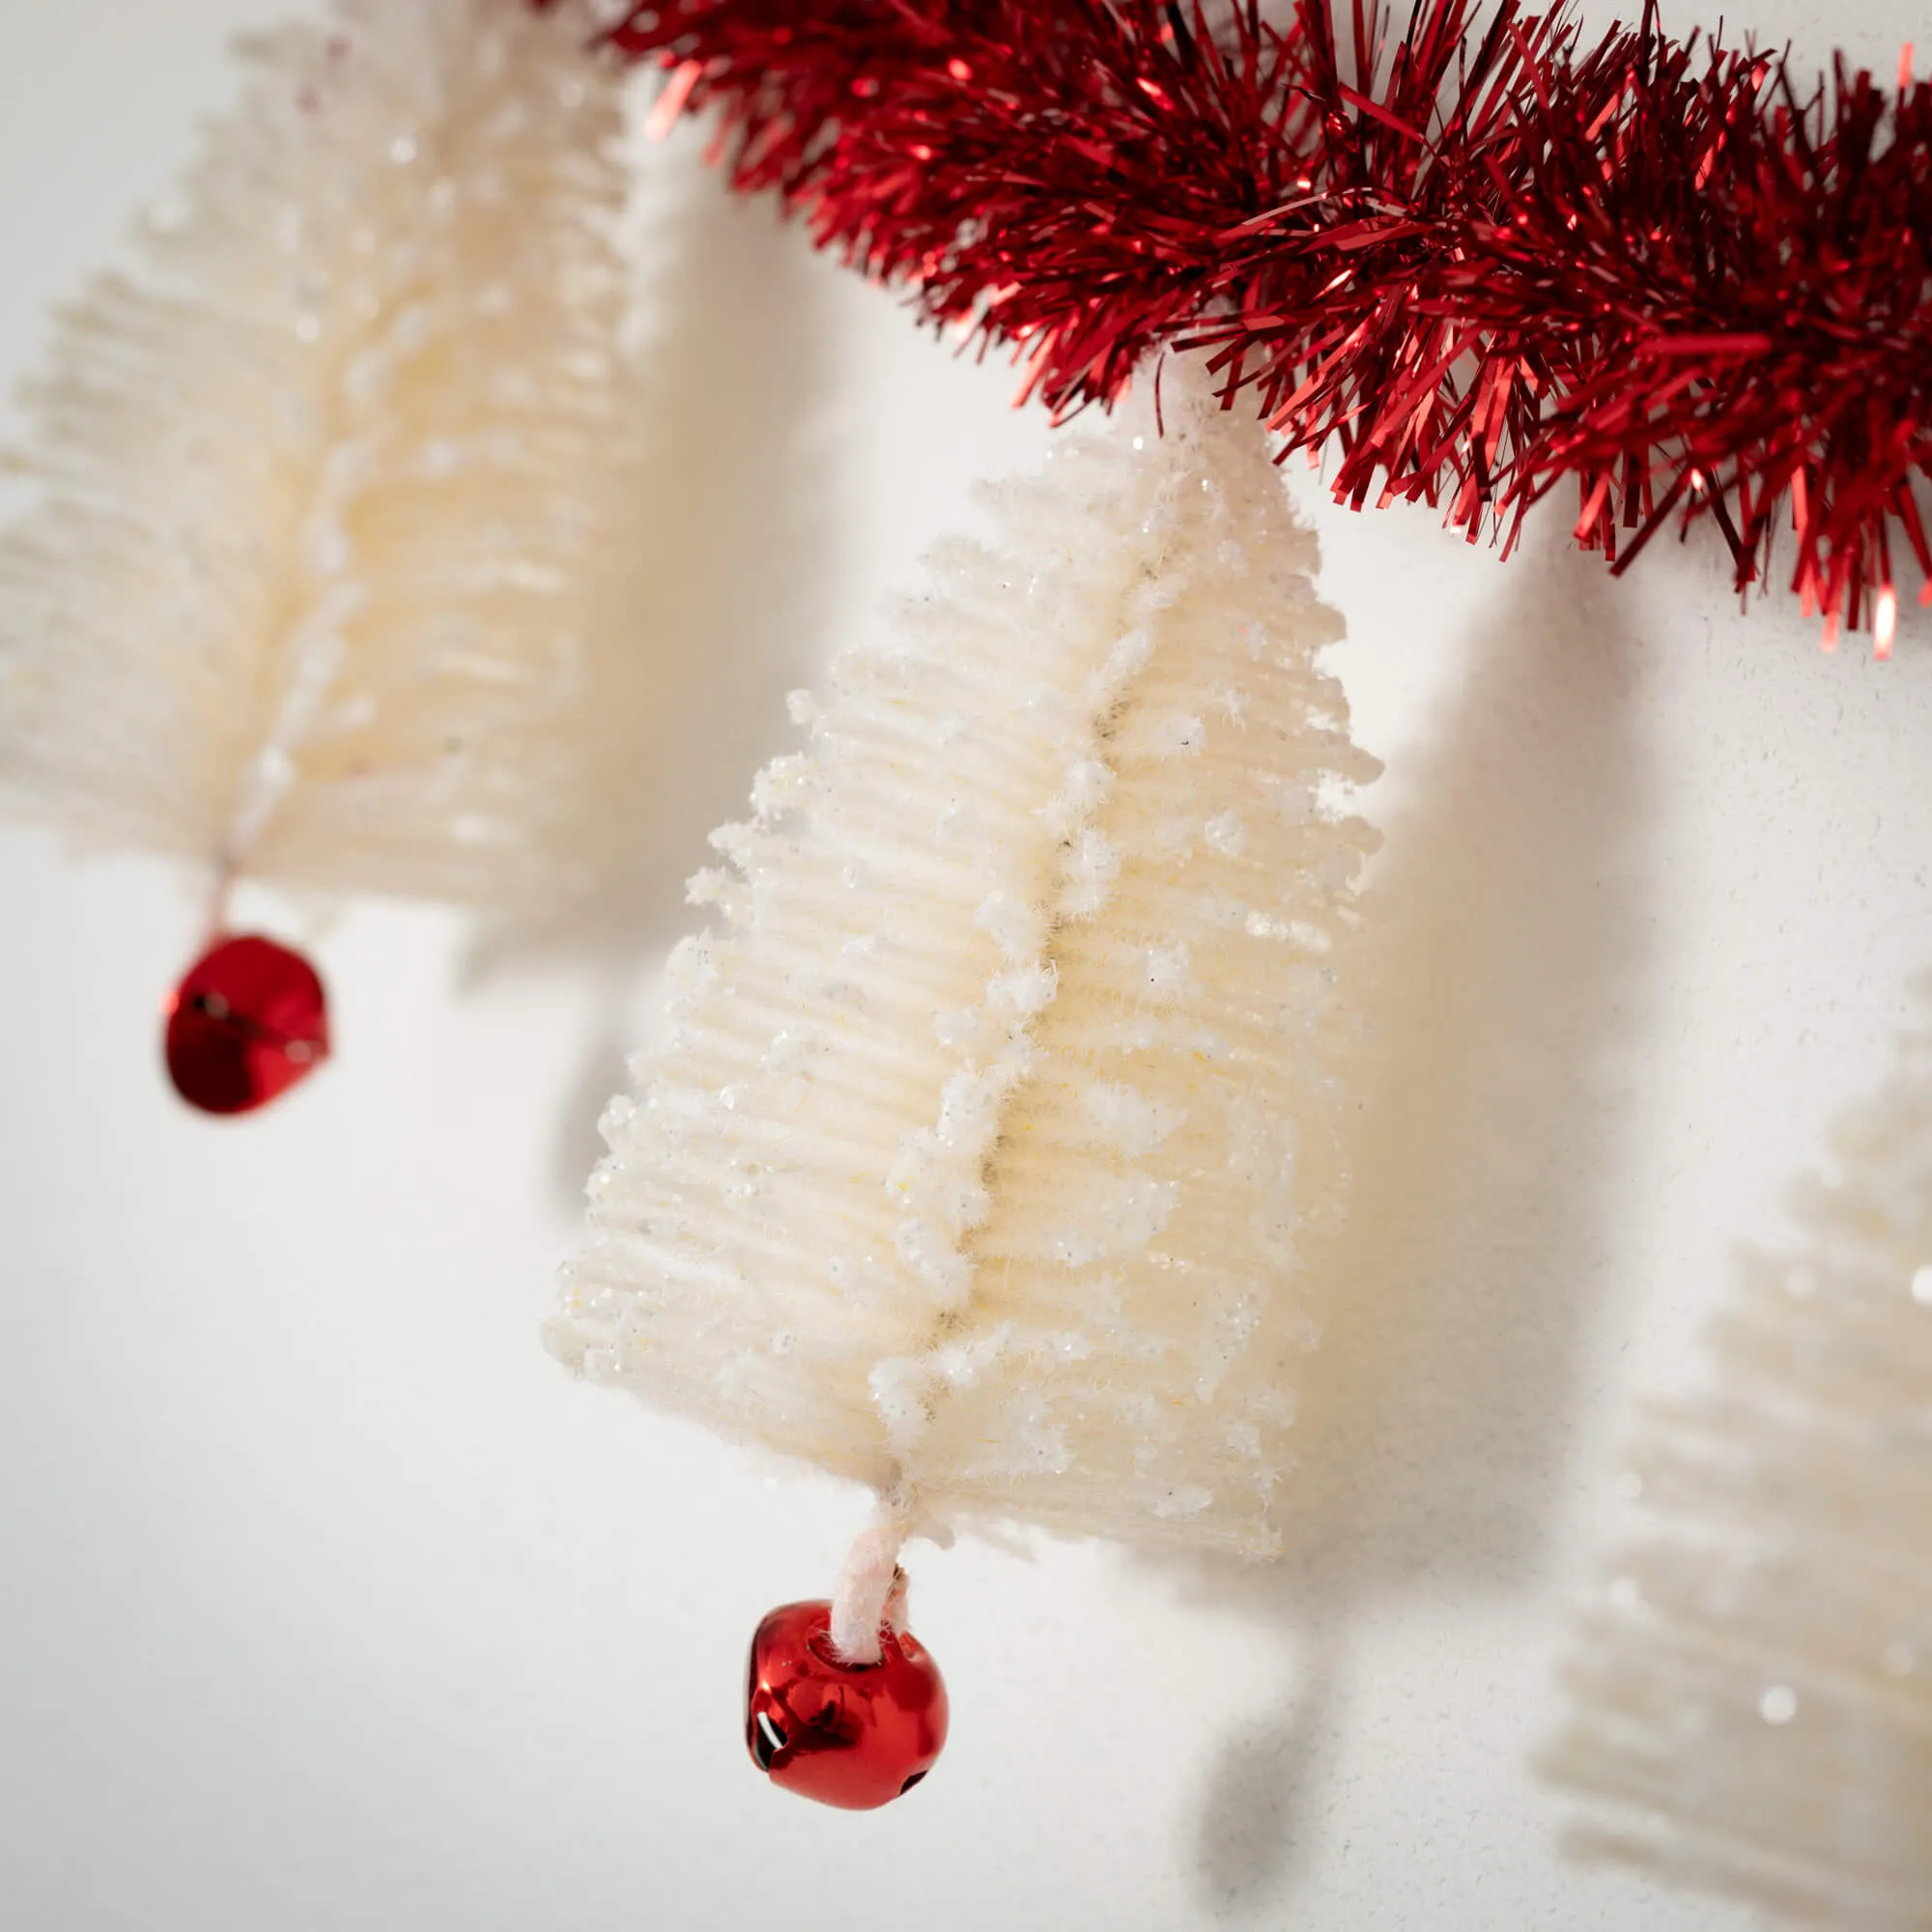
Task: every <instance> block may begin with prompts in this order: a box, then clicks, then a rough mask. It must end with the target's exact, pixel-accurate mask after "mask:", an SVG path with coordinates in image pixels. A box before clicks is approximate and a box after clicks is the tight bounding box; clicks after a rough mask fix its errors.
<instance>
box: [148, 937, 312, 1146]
mask: <svg viewBox="0 0 1932 1932" xmlns="http://www.w3.org/2000/svg"><path fill="white" fill-rule="evenodd" d="M162 1010H163V1011H164V1012H165V1013H166V1014H167V1022H168V1024H167V1036H166V1046H167V1059H168V1078H169V1079H170V1080H172V1081H173V1082H174V1085H175V1092H176V1093H177V1094H180V1095H181V1096H182V1098H183V1099H184V1100H185V1101H186V1102H187V1103H188V1105H189V1106H191V1107H199V1108H200V1109H201V1110H202V1111H203V1112H204V1113H208V1114H245V1113H248V1112H250V1111H251V1110H252V1109H254V1108H256V1107H261V1106H265V1105H267V1103H268V1102H269V1101H270V1100H272V1099H274V1098H275V1096H276V1095H277V1094H285V1093H287V1092H288V1090H289V1089H290V1088H291V1087H293V1086H294V1085H295V1084H296V1082H297V1081H298V1080H301V1079H303V1078H305V1077H306V1076H307V1075H308V1074H310V1073H313V1072H314V1071H315V1069H316V1067H317V1066H318V1065H320V1064H321V1063H322V1062H323V1061H324V1060H326V1059H327V1057H328V1008H327V999H326V998H325V996H324V994H323V990H322V980H320V979H319V978H318V977H317V975H316V970H315V968H314V967H313V966H311V965H310V964H309V963H308V961H307V960H306V959H304V958H303V957H302V956H301V954H300V953H299V952H290V951H289V949H288V948H287V947H286V946H277V945H276V944H275V942H274V941H273V940H272V939H263V938H261V937H259V936H258V935H256V934H252V933H250V934H245V935H243V936H241V937H240V938H225V939H219V940H217V941H216V942H215V943H214V945H213V946H212V947H211V948H210V949H209V950H208V951H207V952H204V953H203V954H202V955H201V957H200V958H199V959H197V960H196V961H195V962H194V964H193V965H192V966H190V967H189V968H188V969H187V972H186V973H185V975H184V976H183V978H182V982H181V984H180V985H178V986H177V987H176V988H175V989H174V991H173V992H172V993H170V994H169V995H168V997H167V1001H166V1004H165V1006H164V1007H163V1009H162Z"/></svg>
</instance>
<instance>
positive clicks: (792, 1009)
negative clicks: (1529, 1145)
mask: <svg viewBox="0 0 1932 1932" xmlns="http://www.w3.org/2000/svg"><path fill="white" fill-rule="evenodd" d="M1197 384H1198V385H1197ZM1165 390H1166V409H1165V421H1166V434H1165V435H1157V434H1156V433H1155V425H1154V421H1153V412H1152V410H1151V407H1149V406H1147V405H1146V404H1142V405H1140V406H1137V407H1135V408H1133V409H1130V410H1128V411H1126V412H1123V413H1122V419H1121V420H1120V421H1118V422H1116V423H1115V424H1113V425H1111V426H1109V429H1108V431H1107V433H1106V434H1104V435H1093V434H1089V435H1069V436H1067V437H1065V438H1062V439H1060V440H1058V441H1057V443H1056V445H1055V447H1054V448H1053V449H1052V450H1050V451H1049V452H1048V460H1047V461H1046V462H1045V463H1044V464H1043V465H1042V466H1041V468H1040V469H1039V472H1038V473H1037V474H1036V475H1031V476H1028V477H1026V478H1024V479H1023V480H1012V481H1009V482H1007V483H1005V484H1004V485H1002V486H1000V487H999V488H997V489H994V490H989V492H988V497H987V500H988V507H989V510H990V513H991V514H990V521H991V524H992V526H993V530H992V537H991V540H990V542H988V543H983V544H982V543H974V542H967V541H964V540H959V539H954V540H952V541H950V542H946V543H942V544H941V545H940V546H939V547H938V549H937V550H936V551H935V552H934V553H933V554H932V555H931V556H930V557H929V558H928V559H927V562H926V571H925V574H926V576H927V578H928V583H927V588H926V592H925V595H924V596H923V598H922V599H921V600H920V601H919V602H917V603H915V604H912V605H909V606H908V607H907V608H905V609H904V610H902V611H900V612H898V613H897V615H896V616H895V621H894V624H893V628H892V631H891V634H890V635H889V636H888V638H886V639H884V640H883V641H881V642H875V643H869V644H867V646H865V647H863V648H857V649H853V650H849V651H845V652H841V653H840V654H839V656H838V659H837V660H836V661H835V662H834V664H833V665H832V667H831V669H830V671H829V673H828V675H827V678H826V681H825V694H824V696H823V698H822V699H821V698H819V697H814V696H812V695H811V694H810V693H806V692H800V693H797V694H794V696H793V699H792V710H793V713H794V716H795V718H796V719H797V721H798V722H799V723H800V724H801V725H809V726H810V737H809V741H808V744H807V747H806V748H805V749H804V750H802V751H799V752H794V753H787V754H786V755H784V756H782V757H781V758H778V759H775V760H774V761H773V762H772V763H771V764H769V765H767V766H766V768H765V769H764V771H763V772H762V773H761V774H760V775H759V776H758V779H757V781H756V782H755V783H754V784H753V787H752V802H753V818H752V819H751V820H749V821H747V822H742V823H733V824H730V825H726V826H725V827H723V828H721V829H720V830H719V831H718V832H716V833H714V834H713V835H712V843H713V844H714V845H715V846H716V847H717V848H718V850H719V851H720V853H721V854H722V855H724V856H725V859H726V860H727V861H728V864H727V865H726V866H725V867H708V868H706V869H705V870H704V871H702V872H700V873H698V874H697V875H696V877H695V878H694V879H693V880H692V883H691V889H690V891H691V896H692V898H693V899H694V900H695V901H696V903H697V904H699V905H700V906H703V907H707V908H711V909H713V912H714V917H713V923H711V924H709V925H708V926H705V927H703V928H701V929H700V930H699V931H698V932H696V933H695V934H694V935H692V936H691V937H689V938H687V939H685V940H683V941H682V942H680V944H679V946H678V948H677V950H676V951H675V952H674V953H673V954H672V957H671V960H670V962H669V965H668V980H669V982H670V985H671V987H672V1000H671V1004H670V1007H669V1009H668V1037H667V1038H666V1039H665V1042H664V1044H663V1045H662V1046H661V1047H660V1049H659V1050H658V1051H657V1052H656V1053H655V1054H653V1055H650V1056H648V1057H644V1058H640V1060H639V1064H638V1067H637V1078H636V1083H635V1086H634V1089H633V1092H632V1093H631V1094H624V1095H620V1096H619V1097H618V1098H616V1099H615V1100H613V1101H612V1102H611V1106H610V1108H609V1109H608V1110H607V1111H606V1114H605V1117H604V1132H605V1135H606V1137H607V1138H608V1140H609V1142H610V1146H611V1152H610V1154H609V1156H608V1157H607V1158H606V1159H605V1160H604V1162H603V1163H602V1164H601V1165H600V1166H599V1168H598V1170H597V1172H596V1175H595V1177H594V1178H593V1179H592V1181H591V1186H590V1192H591V1197H592V1203H593V1206H592V1220H593V1223H594V1228H595V1234H594V1238H593V1239H592V1240H591V1242H590V1244H589V1246H588V1248H587V1250H586V1251H585V1252H584V1254H583V1255H582V1257H581V1258H580V1259H579V1260H578V1261H576V1262H575V1263H573V1264H572V1265H571V1267H570V1269H569V1272H568V1277H567V1285H566V1290H565V1295H564V1300H563V1305H562V1307H561V1309H560V1310H559V1313H558V1315H557V1317H556V1319H555V1320H554V1321H553V1322H552V1324H551V1327H550V1331H549V1332H550V1338H551V1343H552V1347H553V1348H554V1350H555V1352H556V1353H557V1355H558V1356H559V1357H560V1358H561V1359H562V1360H564V1361H565V1362H567V1363H568V1364H570V1366H571V1367H573V1368H574V1369H576V1370H578V1371H579V1372H580V1373H582V1374H583V1375H584V1376H586V1377H587V1378H589V1379H591V1380H593V1381H597V1382H605V1383H612V1384H617V1385H621V1386H624V1387H629V1388H632V1389H635V1390H636V1391H637V1392H638V1393H639V1394H640V1395H642V1396H644V1397H645V1398H646V1399H647V1400H649V1401H652V1402H655V1403H658V1404H660V1405H662V1406H665V1407H667V1408H668V1409H670V1410H672V1411H673V1412H676V1413H680V1414H686V1415H693V1416H696V1418H698V1419H699V1420H701V1421H704V1422H706V1423H708V1424H710V1425H711V1426H712V1427H713V1428H715V1429H717V1430H718V1431H719V1432H720V1433H721V1434H723V1435H725V1436H727V1437H728V1438H730V1439H733V1440H738V1441H751V1442H757V1443H762V1444H764V1445H766V1446H767V1447H769V1448H772V1449H775V1450H777V1451H778V1452H779V1453H780V1454H781V1455H784V1456H787V1457H793V1458H797V1459H799V1460H800V1461H803V1462H806V1463H813V1464H815V1465H817V1466H818V1467H819V1468H822V1469H825V1470H827V1471H829V1472H831V1473H833V1474H836V1475H842V1476H852V1477H856V1478H857V1479H859V1480H860V1481H862V1482H866V1483H869V1484H870V1485H872V1487H873V1488H874V1489H875V1490H877V1491H878V1492H880V1494H881V1495H882V1497H883V1496H888V1495H890V1497H891V1500H892V1506H893V1513H894V1516H895V1519H897V1520H898V1521H899V1523H900V1526H901V1528H902V1529H909V1530H911V1531H912V1532H913V1533H916V1534H917V1533H932V1534H938V1535H940V1536H942V1537H947V1536H950V1534H951V1531H952V1528H953V1526H954V1525H955V1523H956V1522H957V1521H958V1520H961V1519H962V1518H965V1519H972V1518H980V1519H991V1520H995V1521H1006V1520H1025V1521H1030V1522H1036V1523H1044V1524H1047V1525H1049V1526H1051V1527H1052V1528H1054V1529H1056V1530H1060V1531H1063V1532H1071V1533H1079V1534H1090V1535H1111V1536H1117V1537H1121V1538H1123V1539H1126V1540H1128V1541H1131V1542H1139V1543H1147V1544H1155V1543H1160V1544H1176V1545H1182V1546H1187V1545H1191V1546H1193V1547H1195V1548H1204V1549H1220V1550H1224V1551H1240V1552H1246V1553H1249V1554H1261V1553H1268V1552H1271V1551H1272V1550H1273V1549H1274V1548H1278V1547H1279V1533H1278V1531H1277V1529H1276V1528H1275V1526H1274V1524H1273V1522H1272V1521H1271V1520H1270V1504H1271V1502H1272V1499H1273V1494H1274V1490H1275V1485H1276V1484H1277V1482H1278V1481H1279V1480H1280V1477H1281V1473H1282V1468H1283V1466H1284V1464H1285V1463H1286V1462H1287V1461H1288V1460H1289V1459H1290V1457H1291V1455H1292V1450H1291V1447H1290V1443H1289V1440H1288V1435H1289V1430H1290V1426H1291V1425H1292V1423H1293V1419H1294V1401H1295V1392H1296V1388H1297V1385H1298V1382H1299V1379H1300V1378H1299V1373H1298V1371H1299V1367H1300V1361H1301V1358H1302V1357H1303V1356H1305V1354H1306V1352H1307V1350H1308V1347H1309V1344H1310V1342H1311V1340H1312V1333H1311V1330H1310V1327H1309V1323H1308V1321H1307V1317H1306V1316H1305V1314H1304V1313H1303V1312H1302V1310H1301V1306H1300V1303H1301V1298H1302V1284H1303V1281H1304V1280H1305V1278H1306V1276H1307V1274H1308V1271H1309V1267H1310V1264H1311V1258H1312V1257H1313V1256H1314V1255H1316V1254H1319V1252H1320V1250H1321V1244H1322V1243H1323V1241H1324V1240H1325V1239H1327V1238H1329V1237H1330V1236H1332V1234H1333V1230H1334V1226H1335V1224H1336V1222H1337V1221H1338V1219H1339V1218H1340V1212H1341V1195H1342V1186H1341V1180H1340V1168H1341V1156H1340V1150H1339V1146H1338V1136H1337V1122H1338V1117H1339V1116H1340V1115H1341V1113H1342V1111H1343V1108H1342V1104H1341V1094H1342V1087H1341V1062H1342V1059H1343V1056H1344V1053H1345V1050H1346V1042H1347V1036H1348V1035H1349V1033H1350V1031H1351V1030H1352V1029H1355V1028H1358V1027H1359V1026H1360V1025H1361V1024H1362V1002H1361V1000H1360V998H1359V997H1356V998H1354V999H1350V997H1349V991H1348V988H1347V986H1346V984H1345V983H1343V982H1345V981H1346V979H1347V973H1348V967H1347V964H1346V958H1345V955H1346V954H1347V953H1348V952H1349V951H1350V942H1351V941H1352V939H1353V936H1354V932H1355V916H1354V887H1355V882H1356V878H1357V876H1358V874H1359V871H1360V868H1361V863H1362V857H1363V854H1364V852H1366V851H1369V850H1372V849H1373V848H1374V845H1375V843H1376V842H1377V841H1376V838H1375V835H1374V833H1373V832H1372V831H1371V829H1370V828H1369V826H1368V825H1367V824H1366V823H1365V822H1364V821H1363V820H1362V819H1361V818H1359V817H1357V816H1356V815H1354V813H1353V811H1352V810H1351V807H1352V803H1353V798H1354V788H1355V786H1356V784H1357V783H1359V782H1361V781H1366V780H1369V779H1372V778H1374V777H1375V776H1376V773H1377V766H1376V764H1375V761H1374V760H1373V759H1371V758H1369V757H1368V756H1366V755H1365V754H1364V753H1361V752H1360V751H1358V750H1357V749H1356V748H1355V747H1354V746H1353V745H1352V744H1351V743H1350V739H1349V736H1348V705H1347V701H1346V699H1345V698H1344V697H1343V696H1342V693H1341V689H1340V687H1339V686H1338V685H1337V684H1336V683H1335V681H1334V680H1333V679H1332V678H1331V677H1329V676H1328V675H1327V674H1326V672H1325V671H1324V670H1323V669H1322V668H1321V665H1320V659H1321V654H1322V652H1323V650H1324V648H1325V647H1326V646H1328V645H1330V644H1332V643H1333V642H1334V640H1335V639H1336V638H1337V637H1338V636H1339V635H1340V632H1341V622H1340V619H1339V618H1338V617H1337V616H1336V614H1335V612H1334V611H1332V610H1330V609H1328V608H1327V607H1325V606H1323V605H1322V604H1321V603H1319V602H1318V601H1317V597H1316V591H1315V586H1314V584H1313V582H1312V581H1311V578H1310V575H1309V573H1310V571H1311V570H1312V568H1313V567H1314V564H1315V560H1316V559H1315V544H1314V539H1313V537H1312V535H1311V534H1310V533H1309V532H1308V531H1307V530H1306V529H1305V528H1303V527H1301V526H1299V525H1298V524H1297V522H1296V519H1295V517H1294V514H1293V510H1292V508H1291V505H1290V502H1289V499H1288V497H1287V495H1286V492H1285V490H1284V488H1283V484H1282V479H1281V475H1280V472H1279V470H1278V469H1275V467H1274V466H1273V464H1272V463H1271V462H1270V460H1269V455H1268V448H1267V443H1266V440H1265V438H1264V435H1263V434H1262V431H1261V428H1260V426H1259V425H1258V424H1257V423H1254V422H1253V421H1251V420H1246V419H1239V418H1236V417H1233V416H1231V415H1229V414H1227V413H1224V412H1221V411H1220V410H1219V408H1218V407H1217V406H1216V404H1215V401H1214V399H1213V397H1212V396H1211V395H1210V394H1209V393H1208V389H1207V387H1206V385H1205V383H1198V379H1197V377H1196V375H1195V372H1193V371H1191V370H1183V369H1179V368H1177V369H1176V370H1174V371H1173V372H1171V374H1170V377H1169V380H1168V382H1167V384H1166V385H1165ZM882 1596H883V1592H881V1593H880V1599H882ZM878 1608H879V1601H877V1600H875V1601H873V1602H872V1603H871V1604H870V1605H868V1607H867V1613H866V1615H865V1616H864V1617H862V1618H861V1620H860V1623H859V1626H858V1632H859V1634H860V1635H861V1637H862V1639H869V1637H870V1634H871V1632H872V1631H873V1630H875V1629H876V1628H877V1613H878ZM842 1642H843V1639H842V1638H841V1643H842Z"/></svg>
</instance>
